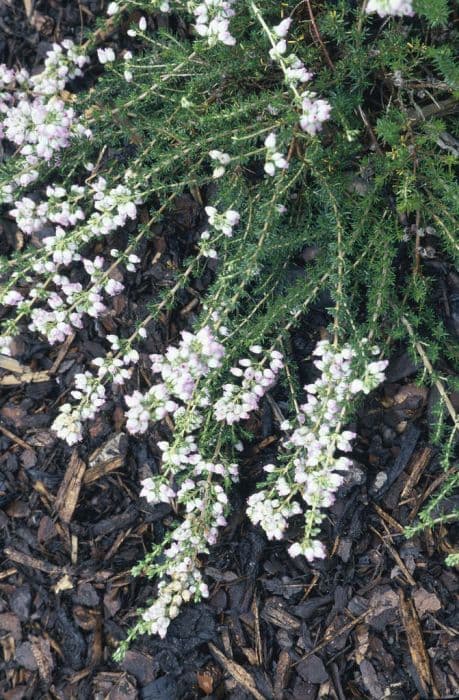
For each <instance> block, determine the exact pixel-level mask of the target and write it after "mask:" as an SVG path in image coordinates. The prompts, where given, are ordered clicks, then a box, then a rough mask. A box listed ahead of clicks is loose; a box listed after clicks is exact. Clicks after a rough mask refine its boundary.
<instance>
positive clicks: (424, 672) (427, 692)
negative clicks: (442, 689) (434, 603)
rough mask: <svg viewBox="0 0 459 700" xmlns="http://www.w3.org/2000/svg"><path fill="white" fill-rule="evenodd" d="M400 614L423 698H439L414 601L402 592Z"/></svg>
mask: <svg viewBox="0 0 459 700" xmlns="http://www.w3.org/2000/svg"><path fill="white" fill-rule="evenodd" d="M399 595H400V597H399V605H400V614H401V617H402V622H403V627H404V628H405V633H406V640H407V642H408V647H409V650H410V655H411V660H412V661H413V665H414V668H415V670H416V673H417V676H418V681H419V685H420V688H421V689H422V697H424V698H429V697H434V698H439V697H440V694H439V692H438V690H437V688H436V686H435V681H434V679H433V676H432V671H431V669H430V661H429V656H428V654H427V650H426V647H425V644H424V638H423V636H422V629H421V624H420V622H419V617H418V614H417V612H416V608H415V607H414V603H413V601H412V600H407V599H406V597H405V594H404V592H403V591H402V590H400V593H399Z"/></svg>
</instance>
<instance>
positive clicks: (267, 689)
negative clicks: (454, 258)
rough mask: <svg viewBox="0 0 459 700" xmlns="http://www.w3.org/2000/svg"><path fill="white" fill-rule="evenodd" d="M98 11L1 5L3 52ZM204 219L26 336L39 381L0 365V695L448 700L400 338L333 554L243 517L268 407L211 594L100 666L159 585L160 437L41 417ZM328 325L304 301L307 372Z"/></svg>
mask: <svg viewBox="0 0 459 700" xmlns="http://www.w3.org/2000/svg"><path fill="white" fill-rule="evenodd" d="M103 5H104V3H103V2H102V1H99V0H80V1H79V2H70V1H69V2H62V1H61V0H48V1H45V0H43V1H42V2H40V1H39V0H36V1H35V2H30V3H27V2H24V3H22V2H19V0H11V1H10V2H9V1H8V0H6V2H5V0H4V1H3V2H0V60H3V61H5V62H7V63H9V64H12V63H14V62H16V61H17V57H18V56H20V57H21V61H22V62H23V63H24V64H26V65H28V66H29V67H30V66H33V65H39V64H40V61H41V60H42V59H43V56H44V53H45V51H46V49H47V48H48V44H49V42H50V41H53V40H55V39H61V38H63V37H68V36H73V37H75V38H76V39H77V40H79V37H80V32H81V27H82V26H86V25H87V24H88V23H90V22H91V21H92V20H93V19H94V16H95V15H97V14H99V13H100V12H101V10H102V6H103ZM28 6H29V7H32V9H33V12H32V14H30V16H29V18H27V17H26V13H25V10H26V9H27V7H28ZM200 217H201V211H200V208H199V206H198V205H197V204H196V202H195V201H194V200H193V199H192V197H191V196H190V197H188V196H183V197H182V198H181V199H180V200H179V201H178V203H177V205H176V209H175V211H174V212H172V213H171V216H170V219H169V221H166V223H165V224H164V226H163V227H162V228H158V230H157V235H156V238H154V240H153V241H151V242H149V243H148V244H146V248H145V250H144V251H143V255H142V259H143V265H142V271H141V272H139V274H138V275H137V277H136V279H135V283H134V284H132V286H131V288H128V289H127V290H126V294H125V296H120V297H119V298H118V299H117V301H116V309H115V311H116V313H115V314H114V315H113V316H111V317H109V318H107V319H105V320H104V321H103V323H102V324H101V325H100V326H98V327H97V328H96V327H94V328H93V329H92V330H88V331H87V332H84V333H83V332H81V333H80V334H78V336H77V337H76V338H75V340H74V341H73V342H72V343H71V344H70V343H69V344H68V345H67V346H66V348H65V351H64V352H59V351H56V350H52V351H50V349H49V348H48V347H47V346H45V345H44V344H43V343H40V342H38V341H37V339H36V338H34V337H33V336H32V335H27V334H25V335H24V338H22V339H21V341H20V342H21V343H22V354H21V356H20V357H21V361H22V362H23V363H24V365H27V366H28V367H29V368H31V370H32V371H33V372H37V371H42V372H45V373H47V376H46V377H45V380H44V381H40V382H24V381H23V380H21V377H20V375H16V376H17V381H16V383H13V384H7V383H6V382H5V381H4V379H5V377H10V378H11V376H12V375H11V372H10V371H9V370H8V369H4V370H0V527H1V531H2V545H3V554H2V558H1V559H2V563H1V569H0V645H1V648H2V661H1V662H0V668H1V673H0V698H1V699H2V700H3V699H4V700H22V698H24V699H25V698H27V699H29V700H38V699H41V698H47V699H48V698H50V699H51V698H53V699H54V698H59V699H62V700H64V699H65V700H70V699H72V700H73V699H77V698H78V699H79V700H88V699H89V698H91V699H92V698H94V699H95V700H102V698H103V699H106V700H108V699H109V700H131V699H132V700H134V699H135V698H140V699H142V700H186V699H188V698H190V699H191V698H202V697H208V698H215V699H217V698H219V699H221V698H232V699H233V700H239V699H240V700H242V699H243V698H244V699H245V698H252V697H254V698H258V699H259V700H262V699H263V698H266V699H269V698H275V699H278V700H281V699H283V698H285V699H286V700H287V699H292V700H315V699H316V698H333V699H337V700H350V699H353V698H355V699H361V700H363V699H364V698H371V699H375V700H382V698H389V699H390V700H407V699H409V700H415V699H417V698H445V699H446V698H455V697H459V663H458V661H457V659H458V652H459V642H458V638H457V630H458V628H459V614H458V609H457V607H456V601H457V592H458V581H457V577H456V575H455V572H454V570H452V569H449V568H448V567H446V566H445V564H444V559H445V556H446V555H447V554H448V553H449V552H450V551H451V548H452V546H453V545H454V538H455V536H457V530H456V529H455V526H454V525H451V527H449V528H446V527H443V528H439V529H437V530H435V531H427V532H425V533H424V534H423V535H421V536H419V537H417V538H415V539H412V540H409V541H407V540H406V538H405V537H404V536H403V529H404V527H405V526H406V525H408V524H410V523H412V522H413V521H414V520H415V518H416V515H417V513H418V512H419V510H420V508H421V507H422V505H423V503H424V502H425V500H426V498H427V497H428V496H429V494H430V493H431V491H432V490H433V488H434V487H435V485H438V484H440V483H441V481H442V479H443V478H444V472H442V471H441V469H440V467H439V464H438V459H437V454H436V452H435V450H434V449H433V447H432V446H431V444H430V443H429V424H430V419H431V415H432V407H433V406H434V404H435V401H436V400H437V397H436V396H435V393H434V392H430V394H429V393H427V391H426V390H424V389H422V388H419V387H418V386H416V385H415V384H414V381H413V377H414V374H415V372H416V370H417V368H416V367H415V366H414V365H413V363H412V362H411V360H410V359H409V357H408V355H407V353H406V352H405V351H404V349H403V348H401V349H399V351H398V354H397V356H396V357H394V359H393V361H392V362H391V365H390V368H389V372H388V380H387V382H386V383H385V384H384V386H383V387H382V388H381V389H380V390H379V391H378V392H377V393H376V394H375V395H374V396H372V397H370V398H369V400H368V401H367V402H366V404H365V406H364V407H363V408H362V410H361V411H360V415H359V416H358V417H357V419H356V424H355V428H356V430H357V433H358V438H357V440H356V442H355V449H354V453H353V454H354V458H355V460H356V462H355V470H354V473H353V475H352V478H351V479H350V480H349V482H348V483H347V484H346V486H345V487H343V489H342V490H341V491H340V494H339V498H338V499H337V501H336V503H335V505H334V506H333V507H332V508H331V509H330V512H329V519H328V521H327V524H326V527H325V531H324V538H325V539H326V541H327V547H328V550H329V552H330V553H331V556H330V557H329V558H328V559H327V560H325V561H317V562H315V563H314V564H312V565H310V564H307V563H306V562H305V561H303V564H302V563H301V561H299V560H296V561H295V562H293V561H292V560H291V559H290V558H289V557H288V555H287V551H286V549H287V547H286V545H285V544H279V543H276V544H272V543H270V544H268V543H267V541H266V539H265V538H264V536H263V535H262V534H261V532H260V531H259V530H258V529H256V528H254V527H253V526H252V525H251V524H250V523H249V522H248V521H247V519H246V518H243V517H242V516H241V513H242V512H243V509H242V505H243V500H244V499H245V498H246V496H247V494H248V493H250V492H251V490H252V489H253V488H254V481H255V480H254V477H255V476H259V474H260V469H261V465H262V464H263V463H265V462H266V461H268V460H269V456H270V450H271V449H273V448H274V447H275V443H276V440H277V435H276V432H275V429H274V427H273V426H274V421H273V417H272V415H271V410H272V409H271V404H270V403H269V402H266V403H265V404H264V405H263V407H262V410H261V411H260V413H259V415H257V416H255V417H254V419H253V420H252V421H251V428H252V430H253V431H254V434H255V439H254V441H253V444H252V445H251V446H249V447H247V449H246V452H245V453H244V454H243V463H242V470H241V471H242V473H243V480H242V484H241V488H240V489H239V490H238V492H237V493H235V494H234V497H233V511H232V512H233V515H232V518H231V520H230V522H229V525H228V527H227V528H226V529H225V531H224V532H223V534H222V537H221V539H220V542H219V544H218V546H216V547H215V548H214V550H213V552H212V555H211V557H210V558H209V559H208V560H207V561H204V560H203V566H204V568H205V571H206V574H207V579H208V581H209V583H210V590H211V595H210V598H209V599H208V601H207V603H206V604H201V605H199V606H188V607H186V608H184V610H183V613H182V614H181V615H180V616H179V617H178V618H177V619H176V620H174V622H173V623H172V624H171V626H170V628H169V632H168V635H167V637H166V639H165V640H160V639H159V638H156V637H155V638H153V637H152V638H143V639H141V640H139V641H138V642H137V643H135V644H134V646H133V648H132V650H131V651H129V652H128V654H127V656H126V659H125V661H124V662H123V663H122V664H121V666H120V665H117V664H116V663H114V662H113V660H112V654H113V652H114V650H115V649H116V645H117V642H118V641H119V640H120V639H122V638H123V637H124V635H125V633H126V630H127V628H128V627H129V626H130V625H131V624H132V623H133V622H134V620H135V617H136V610H137V608H139V607H142V606H143V605H145V604H146V603H147V601H148V600H149V598H151V597H152V596H153V595H154V582H148V581H146V580H145V579H133V577H132V576H131V574H130V570H131V568H132V566H133V565H134V564H136V563H137V561H138V560H139V559H141V558H142V557H143V555H144V553H145V551H146V550H147V549H148V547H149V545H150V543H151V542H152V541H153V540H154V539H160V538H161V536H162V532H163V531H164V528H165V525H167V521H168V519H169V518H170V512H169V510H168V508H167V506H164V507H162V508H161V507H156V508H151V507H150V506H148V504H146V502H145V501H144V500H143V499H139V496H138V494H139V490H140V487H139V484H140V480H141V479H142V478H145V477H146V476H147V475H148V474H149V473H150V472H154V471H155V470H156V468H157V457H158V451H157V448H156V447H155V442H156V437H157V436H155V435H154V434H149V437H147V438H145V439H133V438H130V437H129V436H128V435H127V434H126V433H125V432H124V429H123V404H122V400H121V396H119V397H115V399H114V400H113V402H112V404H111V406H109V409H108V410H107V411H105V412H104V413H103V414H101V415H100V416H99V417H98V418H97V420H95V421H94V422H93V423H92V424H91V426H90V428H89V432H88V437H87V440H86V441H85V443H84V444H83V445H82V446H78V448H75V449H73V450H72V449H70V448H67V447H65V445H64V444H63V443H62V442H60V441H58V440H57V439H56V437H55V436H54V434H53V433H52V432H51V431H50V425H51V423H52V421H53V419H54V417H55V415H56V412H57V405H58V403H59V402H60V399H61V397H62V396H63V395H65V393H66V392H67V390H68V387H69V386H70V385H71V382H72V377H73V375H74V373H75V372H76V371H81V369H82V368H84V367H85V366H86V365H89V363H90V361H91V359H92V357H94V356H95V355H98V354H99V353H100V351H101V347H100V345H99V337H100V336H101V335H105V334H106V333H110V332H117V331H119V332H120V334H121V333H122V329H123V327H129V324H130V322H131V320H132V318H133V317H136V316H137V314H139V315H140V314H141V312H142V307H143V306H144V304H145V303H146V301H147V300H148V299H150V298H151V296H152V294H154V293H155V291H157V290H160V289H161V288H163V287H164V286H168V285H169V284H170V283H171V280H172V279H173V276H174V270H175V269H177V266H178V265H179V263H180V261H181V260H182V259H183V258H184V257H185V256H186V255H188V254H189V253H190V252H191V243H192V240H193V235H192V234H189V233H187V232H188V231H189V230H193V225H194V230H196V229H197V228H198V226H199V221H200ZM208 274H209V279H210V273H208ZM437 274H438V275H439V279H440V278H441V279H443V278H442V275H443V272H442V271H441V270H440V272H437ZM445 274H446V273H445ZM209 279H206V278H203V279H200V280H195V281H194V283H193V288H190V289H188V290H187V291H186V292H184V293H183V295H182V297H181V298H180V299H179V301H180V304H179V309H178V310H177V311H176V312H175V313H174V314H167V315H165V316H164V317H163V318H162V320H161V322H160V323H157V324H153V325H152V326H151V327H150V328H149V343H150V347H148V346H146V350H147V351H148V352H158V351H161V350H162V349H164V347H165V345H166V344H167V343H169V342H173V341H174V340H175V339H176V337H177V334H178V331H179V330H180V328H181V327H183V326H184V325H186V324H188V323H190V321H192V320H193V313H195V312H196V310H197V308H198V304H199V293H200V292H201V291H202V290H204V289H205V288H206V286H207V284H208V283H209ZM325 305H326V303H325ZM327 323H328V319H327V317H326V314H325V311H324V310H323V307H322V306H321V305H320V304H318V306H317V307H316V308H314V309H313V310H312V311H311V313H310V314H309V316H308V317H307V318H306V319H304V323H303V325H302V326H301V328H299V329H298V330H297V331H296V332H295V333H294V334H293V335H292V339H291V341H292V349H293V351H294V353H295V357H296V358H297V360H298V365H299V372H300V375H301V376H302V378H305V379H306V377H307V375H308V374H309V372H310V362H309V355H310V352H311V350H312V348H313V346H314V344H315V342H316V340H317V338H318V336H319V334H320V332H321V331H322V330H323V329H324V328H325V327H326V325H327ZM145 359H146V358H145ZM145 366H147V363H146V362H145ZM276 399H277V397H276V394H275V392H274V394H273V400H276ZM444 507H445V508H448V507H452V504H448V503H447V504H445V505H444ZM293 534H294V533H293Z"/></svg>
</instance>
